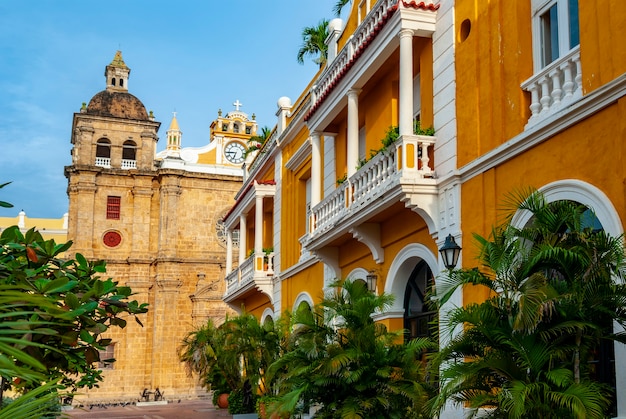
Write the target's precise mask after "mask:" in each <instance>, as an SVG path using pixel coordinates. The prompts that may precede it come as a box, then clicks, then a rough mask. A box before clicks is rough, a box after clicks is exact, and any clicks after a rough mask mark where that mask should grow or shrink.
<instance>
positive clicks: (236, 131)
mask: <svg viewBox="0 0 626 419" xmlns="http://www.w3.org/2000/svg"><path fill="white" fill-rule="evenodd" d="M233 132H234V133H239V124H234V125H233Z"/></svg>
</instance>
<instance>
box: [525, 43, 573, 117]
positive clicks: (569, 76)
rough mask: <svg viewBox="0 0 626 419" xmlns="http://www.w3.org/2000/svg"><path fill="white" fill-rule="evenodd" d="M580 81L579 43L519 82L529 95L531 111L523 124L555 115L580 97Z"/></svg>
mask: <svg viewBox="0 0 626 419" xmlns="http://www.w3.org/2000/svg"><path fill="white" fill-rule="evenodd" d="M581 83H582V72H581V66H580V47H576V48H574V49H573V50H572V51H570V53H569V54H567V55H566V56H564V57H561V58H559V59H558V60H556V61H555V62H553V63H551V64H550V65H549V66H547V67H546V68H544V69H543V70H541V71H540V72H539V73H537V74H535V75H534V76H532V77H531V78H529V79H528V80H526V81H525V82H524V83H522V86H521V87H522V89H524V90H526V91H528V92H530V95H531V99H530V102H531V103H530V112H531V115H530V118H529V119H528V124H527V125H526V126H527V127H528V126H532V125H534V124H536V123H537V122H539V121H541V120H543V119H544V118H546V117H547V116H550V115H554V114H555V113H556V112H558V111H559V110H561V109H563V108H564V107H566V106H568V105H570V104H571V103H572V102H574V101H576V100H577V99H579V98H581V97H582V85H581Z"/></svg>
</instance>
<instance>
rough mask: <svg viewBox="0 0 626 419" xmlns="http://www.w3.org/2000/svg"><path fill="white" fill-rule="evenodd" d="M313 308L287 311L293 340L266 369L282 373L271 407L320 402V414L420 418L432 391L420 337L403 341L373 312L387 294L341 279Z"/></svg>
mask: <svg viewBox="0 0 626 419" xmlns="http://www.w3.org/2000/svg"><path fill="white" fill-rule="evenodd" d="M332 286H333V287H335V289H334V291H333V292H332V293H331V294H330V295H328V296H327V297H326V298H324V300H323V301H322V302H321V304H320V305H319V306H317V307H315V309H314V310H313V311H312V312H311V311H309V310H299V311H297V312H296V313H295V314H294V315H293V316H294V317H293V323H294V326H293V331H292V332H291V346H290V348H289V349H290V350H288V351H287V352H286V353H285V354H284V355H283V356H282V357H281V358H280V359H279V360H278V361H277V362H275V363H274V364H273V365H272V367H271V370H275V369H282V370H283V371H284V375H283V382H282V385H281V393H280V395H281V399H280V401H279V402H278V403H277V404H276V405H274V410H276V411H278V412H281V413H284V412H290V413H293V412H294V411H295V410H296V408H297V407H298V406H301V407H302V408H304V410H306V409H308V406H311V405H318V406H320V407H319V410H318V411H317V413H316V416H315V417H319V418H328V419H330V418H333V419H334V418H337V419H338V418H346V417H350V418H378V417H385V418H409V417H419V416H418V415H419V411H420V410H421V408H422V407H423V406H425V404H426V401H427V400H428V398H429V396H430V395H431V393H430V390H431V389H432V388H431V387H430V386H429V384H428V383H427V380H426V378H425V363H424V360H423V356H424V353H425V352H426V350H427V349H429V348H431V347H432V344H431V343H430V342H428V340H426V339H418V340H414V341H412V342H410V343H409V344H407V345H404V344H403V343H401V342H402V331H398V332H390V331H388V330H387V329H386V327H385V326H383V325H381V324H378V323H376V322H374V320H373V319H372V315H373V314H374V313H376V312H380V311H384V310H385V309H386V308H388V307H389V305H390V304H391V302H392V299H393V298H392V296H390V295H387V294H385V295H381V296H378V295H375V294H374V293H372V292H370V291H368V290H367V287H366V286H365V285H364V284H363V282H362V281H354V282H352V281H349V280H346V281H343V282H337V283H335V284H333V285H332Z"/></svg>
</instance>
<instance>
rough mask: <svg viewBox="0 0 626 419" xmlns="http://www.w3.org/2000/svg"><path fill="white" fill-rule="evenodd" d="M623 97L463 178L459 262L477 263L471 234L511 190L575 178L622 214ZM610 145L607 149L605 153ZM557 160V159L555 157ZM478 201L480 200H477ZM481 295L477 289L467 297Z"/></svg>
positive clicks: (493, 218)
mask: <svg viewBox="0 0 626 419" xmlns="http://www.w3.org/2000/svg"><path fill="white" fill-rule="evenodd" d="M624 138H626V98H622V99H621V100H620V101H619V102H618V103H617V104H615V105H613V106H610V107H608V108H606V109H604V110H603V111H601V112H598V113H596V114H594V115H592V116H591V117H589V118H588V119H586V120H583V121H582V122H580V123H579V124H577V125H575V126H573V127H571V128H569V129H567V130H566V131H563V132H561V133H559V134H557V135H555V136H554V137H552V138H551V139H550V140H549V141H546V142H544V143H541V144H539V145H538V146H536V147H534V148H532V149H530V150H529V151H527V152H526V153H524V154H522V155H520V156H518V157H515V158H513V159H511V160H510V161H508V162H506V163H503V164H501V165H499V166H498V167H496V168H494V169H491V170H489V171H486V172H484V173H482V174H481V175H479V176H476V177H474V178H473V179H471V180H469V181H467V182H465V183H463V185H462V192H461V194H462V197H464V198H465V199H464V201H463V205H462V206H461V219H462V220H463V225H462V226H463V232H464V237H467V238H468V239H466V240H465V241H464V243H463V265H464V266H465V267H472V266H476V255H477V248H476V246H475V243H474V241H473V240H472V239H471V234H472V233H478V234H481V235H483V236H488V234H489V233H490V232H491V227H492V226H493V225H495V224H496V222H497V220H498V219H499V218H500V216H501V214H500V213H499V212H498V211H497V210H496V208H500V207H501V206H502V204H503V200H504V199H505V197H506V196H507V194H510V193H511V192H515V191H520V190H523V189H527V188H528V187H534V188H540V187H542V186H544V185H546V184H548V183H551V182H555V181H558V180H562V179H572V178H573V179H578V180H582V181H584V182H587V183H590V184H592V185H595V186H596V187H598V188H600V189H601V190H602V191H603V192H604V193H605V194H606V195H607V197H608V199H609V200H610V201H611V203H612V204H613V205H614V206H615V208H616V209H617V211H618V212H619V213H620V216H621V218H622V219H624V218H625V217H626V211H625V208H626V199H625V187H624V182H623V179H622V178H621V177H619V178H616V174H618V173H620V174H621V173H623V171H624V167H626V162H625V161H624V155H625V153H626V146H625V145H624V141H623V140H624ZM607 150H610V152H607ZM555 161H558V164H553V162H555ZM477 203H479V204H477ZM481 297H484V294H481V293H480V292H478V293H477V291H476V290H474V291H472V292H470V293H468V294H466V298H467V299H468V300H471V301H475V300H476V299H480V298H481Z"/></svg>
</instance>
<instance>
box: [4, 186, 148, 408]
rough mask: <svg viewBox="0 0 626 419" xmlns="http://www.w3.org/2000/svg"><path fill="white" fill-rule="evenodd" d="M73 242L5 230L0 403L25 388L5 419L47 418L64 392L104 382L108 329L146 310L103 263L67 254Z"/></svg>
mask: <svg viewBox="0 0 626 419" xmlns="http://www.w3.org/2000/svg"><path fill="white" fill-rule="evenodd" d="M2 186H4V185H2ZM70 246H71V242H69V243H65V244H56V243H55V241H54V240H44V239H43V237H42V236H41V234H40V233H39V232H38V231H36V230H35V229H31V230H29V231H27V232H26V233H25V234H23V233H22V232H21V231H20V229H19V228H18V227H17V226H13V227H9V228H7V229H5V230H4V231H2V234H1V235H0V382H1V385H0V402H1V399H2V395H3V394H2V390H6V389H12V390H14V391H15V392H17V393H18V394H19V393H23V394H24V396H22V397H20V398H18V399H17V400H15V401H13V402H12V403H10V404H9V405H8V406H7V407H5V408H3V409H2V411H1V412H0V418H2V417H11V418H21V417H33V416H34V417H42V414H41V412H42V410H46V409H47V407H46V405H47V404H48V402H49V401H50V400H52V399H57V400H58V393H57V392H58V391H59V390H61V389H65V391H70V392H73V391H75V390H76V389H77V388H80V387H93V386H97V384H98V382H99V381H101V380H102V376H101V372H102V371H101V370H99V369H98V368H97V364H96V363H97V362H98V361H100V357H99V350H102V349H104V348H105V347H106V346H107V345H108V344H109V343H110V342H111V341H110V339H106V338H103V337H102V335H103V334H104V333H105V332H106V331H107V330H108V329H109V328H110V327H111V326H117V327H122V328H123V327H125V326H126V318H127V317H128V316H129V315H130V316H134V317H135V319H137V318H136V315H137V314H140V313H145V312H146V311H147V305H146V304H141V305H140V304H139V303H138V302H137V301H129V297H130V295H131V289H130V288H128V287H121V286H118V284H117V283H116V282H114V281H113V280H111V279H101V278H100V276H99V275H100V274H102V273H104V272H105V264H104V262H90V261H87V260H86V259H85V258H84V257H83V256H82V255H80V254H77V255H76V260H71V259H70V260H66V259H63V258H62V257H61V255H62V253H63V252H66V251H67V250H68V249H69V248H70ZM137 321H139V320H137ZM110 361H112V360H110ZM7 412H9V413H7ZM37 412H39V413H37ZM5 415H8V416H5Z"/></svg>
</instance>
